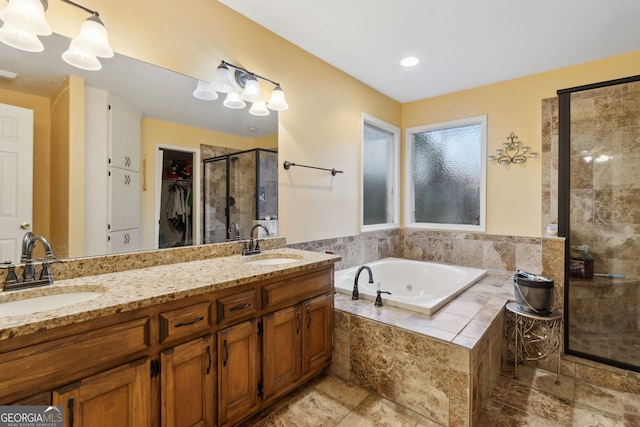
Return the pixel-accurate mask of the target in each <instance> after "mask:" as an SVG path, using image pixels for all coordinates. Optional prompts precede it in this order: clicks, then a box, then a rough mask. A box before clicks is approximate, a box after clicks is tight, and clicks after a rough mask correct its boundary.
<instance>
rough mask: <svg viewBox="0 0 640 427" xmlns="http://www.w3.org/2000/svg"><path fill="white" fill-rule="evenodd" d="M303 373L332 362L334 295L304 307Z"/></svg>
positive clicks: (312, 301) (317, 298) (324, 296)
mask: <svg viewBox="0 0 640 427" xmlns="http://www.w3.org/2000/svg"><path fill="white" fill-rule="evenodd" d="M302 311H303V315H304V322H303V325H302V327H303V332H302V336H303V345H302V373H303V374H306V373H308V372H310V371H314V370H316V369H320V368H322V367H324V366H325V365H326V364H328V363H329V362H330V360H331V351H332V335H333V294H330V293H329V294H326V295H322V296H319V297H316V298H314V299H312V300H309V301H306V302H305V303H304V304H303V307H302Z"/></svg>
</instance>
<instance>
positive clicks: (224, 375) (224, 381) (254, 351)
mask: <svg viewBox="0 0 640 427" xmlns="http://www.w3.org/2000/svg"><path fill="white" fill-rule="evenodd" d="M257 324H258V322H257V320H255V319H254V320H249V321H247V322H244V323H240V324H238V325H235V326H231V327H229V328H226V329H223V330H221V331H218V425H229V424H234V423H235V422H237V421H240V420H241V419H243V418H244V417H246V416H247V415H249V414H250V413H251V412H252V411H253V410H254V409H256V408H257V405H258V381H259V372H258V369H259V365H258V361H259V360H260V354H259V349H258V328H257Z"/></svg>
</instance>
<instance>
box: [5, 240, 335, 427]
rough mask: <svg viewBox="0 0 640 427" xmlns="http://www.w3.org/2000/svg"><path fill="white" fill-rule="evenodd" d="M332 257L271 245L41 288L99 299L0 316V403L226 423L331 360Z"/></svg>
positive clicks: (112, 419)
mask: <svg viewBox="0 0 640 427" xmlns="http://www.w3.org/2000/svg"><path fill="white" fill-rule="evenodd" d="M339 259H340V258H339V257H338V256H335V255H328V254H320V253H314V252H306V251H298V250H292V249H278V250H275V251H268V252H266V253H263V254H261V255H256V256H253V257H242V256H240V255H234V256H227V257H220V258H214V259H209V260H203V261H193V262H187V263H180V264H173V265H165V266H159V267H152V268H145V269H139V270H131V271H125V272H120V273H109V274H104V275H100V276H89V277H82V278H77V279H69V280H63V281H60V282H58V283H56V284H54V285H52V287H49V288H41V291H42V292H44V293H51V292H57V293H67V292H78V291H79V290H92V291H94V292H95V291H98V292H99V293H100V295H98V296H97V297H95V298H93V299H91V300H89V301H85V302H81V303H77V304H72V305H69V306H65V307H61V308H59V309H58V310H55V311H45V312H39V313H33V314H24V315H18V316H11V317H1V318H0V404H3V405H8V404H21V405H50V404H52V405H60V406H63V407H64V409H65V425H67V426H97V425H105V426H106V425H108V426H115V425H118V426H127V425H128V426H133V427H138V426H160V425H162V426H194V425H198V426H213V425H219V426H224V425H234V424H235V423H237V422H239V421H240V420H242V419H244V418H246V417H248V416H249V415H251V414H253V413H254V412H256V411H258V410H259V409H260V408H262V407H264V406H265V405H267V404H269V403H270V402H272V401H273V400H274V399H276V398H278V397H279V396H281V395H283V394H284V393H286V392H287V391H289V390H291V389H292V388H294V387H296V386H297V385H299V384H301V383H302V382H304V381H306V380H308V379H309V378H311V377H312V376H314V375H316V374H317V373H318V372H320V371H321V370H322V369H324V368H325V367H327V366H329V364H330V363H331V355H332V334H333V265H334V262H336V261H338V260H339ZM30 291H31V292H35V291H36V290H30ZM18 292H23V291H18ZM25 292H26V291H25ZM12 294H14V295H16V296H15V298H18V297H19V293H12ZM1 296H2V297H5V295H1ZM12 297H13V295H12ZM5 300H6V297H5ZM3 301H4V300H0V303H2V302H3Z"/></svg>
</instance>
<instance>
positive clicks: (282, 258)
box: [244, 254, 302, 265]
mask: <svg viewBox="0 0 640 427" xmlns="http://www.w3.org/2000/svg"><path fill="white" fill-rule="evenodd" d="M301 259H302V257H301V256H299V255H293V254H291V255H289V254H262V255H255V256H253V257H251V258H249V259H246V260H245V261H244V262H246V263H247V264H252V265H281V264H290V263H292V262H296V261H300V260H301Z"/></svg>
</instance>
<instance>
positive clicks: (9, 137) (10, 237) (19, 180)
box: [0, 104, 33, 263]
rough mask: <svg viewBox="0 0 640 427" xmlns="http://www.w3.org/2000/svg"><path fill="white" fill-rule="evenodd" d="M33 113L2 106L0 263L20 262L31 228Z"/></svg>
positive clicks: (0, 111) (0, 120)
mask: <svg viewBox="0 0 640 427" xmlns="http://www.w3.org/2000/svg"><path fill="white" fill-rule="evenodd" d="M32 184H33V111H32V110H28V109H26V108H20V107H15V106H13V105H7V104H0V262H3V261H7V260H12V261H13V262H14V263H19V262H20V252H21V250H22V247H21V245H22V237H23V236H24V233H25V232H27V231H29V230H30V229H31V214H32V206H33V201H32V190H31V187H32Z"/></svg>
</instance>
